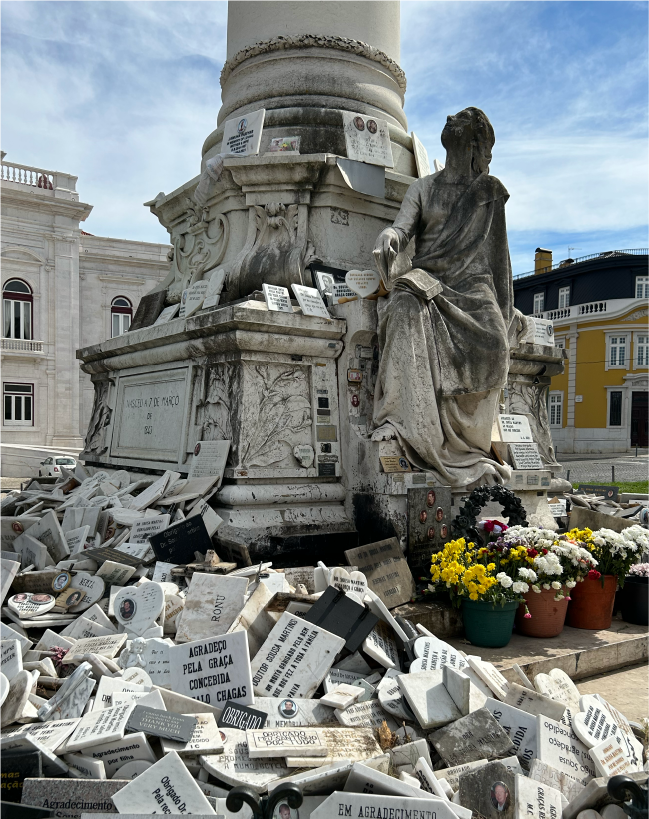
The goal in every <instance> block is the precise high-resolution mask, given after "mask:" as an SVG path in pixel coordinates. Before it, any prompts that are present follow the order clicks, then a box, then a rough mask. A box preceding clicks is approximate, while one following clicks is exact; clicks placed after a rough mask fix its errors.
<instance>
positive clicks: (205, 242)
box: [167, 196, 230, 304]
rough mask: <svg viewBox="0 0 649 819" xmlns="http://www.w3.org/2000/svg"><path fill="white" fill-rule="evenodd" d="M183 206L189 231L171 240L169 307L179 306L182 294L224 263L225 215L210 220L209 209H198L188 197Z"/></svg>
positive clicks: (228, 229) (226, 234) (228, 228)
mask: <svg viewBox="0 0 649 819" xmlns="http://www.w3.org/2000/svg"><path fill="white" fill-rule="evenodd" d="M185 204H186V206H187V211H186V213H187V224H188V227H187V228H186V229H185V230H184V231H183V233H182V234H181V235H180V236H177V237H176V238H175V239H174V240H173V247H174V252H173V259H172V262H171V272H172V273H173V277H174V278H173V282H172V284H171V285H170V287H169V290H168V293H167V302H168V303H169V304H175V303H176V302H179V301H180V299H181V297H182V293H183V290H185V289H187V288H188V287H189V286H190V285H192V284H194V282H197V281H200V280H201V279H202V278H203V277H204V275H205V273H207V272H208V271H210V270H212V269H213V268H214V267H216V266H217V265H218V264H219V263H220V262H221V261H222V260H223V257H224V256H225V251H226V248H227V246H228V239H229V237H230V224H229V222H228V218H227V216H226V215H225V214H223V213H218V214H216V215H215V216H213V217H210V215H209V208H207V207H202V206H201V205H198V204H197V203H196V202H195V201H194V200H193V199H190V197H189V196H187V197H186V198H185Z"/></svg>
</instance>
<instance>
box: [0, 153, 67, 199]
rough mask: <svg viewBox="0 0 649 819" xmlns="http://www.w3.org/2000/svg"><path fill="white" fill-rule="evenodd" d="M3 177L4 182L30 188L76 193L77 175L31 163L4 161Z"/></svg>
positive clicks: (2, 165) (2, 164)
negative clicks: (46, 168)
mask: <svg viewBox="0 0 649 819" xmlns="http://www.w3.org/2000/svg"><path fill="white" fill-rule="evenodd" d="M0 164H1V167H2V172H1V177H0V178H1V179H2V181H3V182H14V183H15V184H17V185H24V186H25V187H29V188H36V189H38V188H41V189H43V190H50V191H52V190H53V191H56V190H64V191H68V192H70V193H74V194H76V190H77V188H76V184H77V177H76V176H71V175H70V174H68V173H61V172H60V171H46V170H44V169H43V168H33V167H31V166H30V165H17V164H16V163H14V162H6V161H4V160H3V161H2V163H0Z"/></svg>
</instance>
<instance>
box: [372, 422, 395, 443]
mask: <svg viewBox="0 0 649 819" xmlns="http://www.w3.org/2000/svg"><path fill="white" fill-rule="evenodd" d="M396 437H397V431H396V429H395V428H394V427H393V426H392V424H382V425H381V426H380V427H379V428H378V429H375V430H374V432H373V433H372V440H373V441H393V440H394V439H395V438H396Z"/></svg>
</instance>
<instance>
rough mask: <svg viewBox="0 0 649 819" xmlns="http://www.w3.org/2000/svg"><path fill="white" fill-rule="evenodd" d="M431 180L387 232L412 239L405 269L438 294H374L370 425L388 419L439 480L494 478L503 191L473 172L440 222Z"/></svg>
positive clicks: (497, 471)
mask: <svg viewBox="0 0 649 819" xmlns="http://www.w3.org/2000/svg"><path fill="white" fill-rule="evenodd" d="M438 176H439V174H434V175H432V176H427V177H425V178H423V179H419V180H417V182H415V183H413V184H412V185H411V186H410V188H409V189H408V192H407V193H406V196H405V198H404V200H403V204H402V206H401V210H400V211H399V215H398V217H397V219H396V221H395V223H394V229H395V230H396V232H397V233H398V235H399V250H404V249H405V247H406V245H407V244H408V242H409V241H410V239H411V237H413V236H414V237H415V245H416V253H415V256H414V258H413V260H412V266H413V268H421V269H422V270H425V271H426V272H428V273H429V274H430V275H431V276H432V277H433V278H435V279H436V280H437V281H439V283H440V284H441V286H442V291H441V293H440V294H439V295H437V296H435V297H434V298H433V299H432V300H431V301H429V302H426V301H424V300H423V299H420V298H418V297H417V296H415V295H414V294H412V293H410V292H407V291H405V290H400V289H393V290H392V291H391V293H390V295H389V297H388V298H387V299H379V344H380V348H381V362H380V366H379V373H378V379H377V385H376V392H375V406H374V423H375V425H376V426H380V425H381V424H384V423H386V422H389V423H390V424H391V425H392V426H393V427H394V428H395V430H396V432H397V436H398V439H399V442H400V443H401V445H402V447H403V449H404V451H405V453H406V455H407V457H408V458H409V460H410V461H411V463H413V464H415V465H416V466H419V467H421V468H426V469H429V470H431V469H432V471H434V472H436V473H437V477H438V478H439V480H440V481H441V482H442V483H444V484H450V485H451V486H467V485H470V484H474V483H492V482H502V481H503V480H506V479H507V478H508V477H509V474H510V470H509V468H508V467H506V466H502V465H500V464H498V463H496V462H495V461H493V460H492V459H491V458H490V457H489V451H490V448H491V430H492V424H493V419H494V417H495V410H496V405H497V402H498V398H499V393H500V390H501V389H502V388H503V387H504V386H505V384H506V381H507V372H508V365H509V343H508V335H509V331H510V327H511V326H512V321H513V318H514V298H513V286H512V274H511V264H510V260H509V249H508V246H507V233H506V227H505V202H506V201H507V199H508V193H507V191H506V189H505V187H504V186H503V184H502V183H501V182H500V181H499V180H498V179H496V178H495V177H492V176H489V175H488V174H481V175H480V176H478V177H477V179H475V180H474V181H473V182H472V183H471V184H470V185H469V186H467V188H466V189H465V190H464V192H463V193H462V194H461V195H460V197H459V199H458V200H457V201H456V203H455V205H454V206H453V207H452V208H451V210H450V213H449V214H448V217H447V218H446V220H445V221H444V219H442V220H441V221H440V217H439V208H440V205H439V201H436V196H437V194H436V188H435V184H436V178H437V177H438Z"/></svg>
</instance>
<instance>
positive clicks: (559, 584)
mask: <svg viewBox="0 0 649 819" xmlns="http://www.w3.org/2000/svg"><path fill="white" fill-rule="evenodd" d="M550 585H551V586H552V588H553V589H557V590H558V589H560V588H561V583H559V582H557V581H556V580H553V581H552V583H551V584H550Z"/></svg>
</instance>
